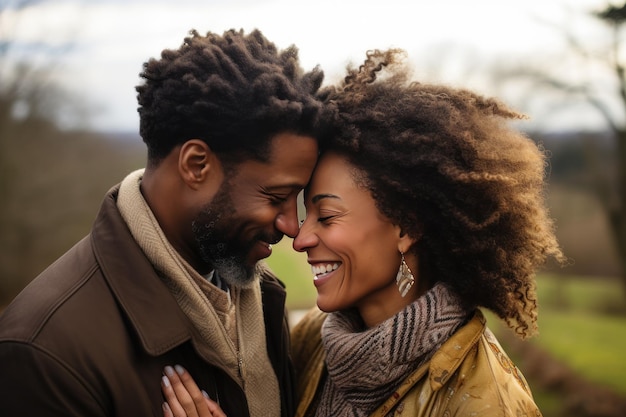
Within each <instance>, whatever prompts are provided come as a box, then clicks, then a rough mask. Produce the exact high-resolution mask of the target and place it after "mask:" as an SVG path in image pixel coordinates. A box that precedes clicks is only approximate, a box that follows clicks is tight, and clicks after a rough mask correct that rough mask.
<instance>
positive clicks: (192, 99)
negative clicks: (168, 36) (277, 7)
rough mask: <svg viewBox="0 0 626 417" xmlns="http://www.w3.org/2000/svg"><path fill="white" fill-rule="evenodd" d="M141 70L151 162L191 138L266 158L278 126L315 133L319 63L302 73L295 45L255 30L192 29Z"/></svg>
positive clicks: (319, 107) (143, 125)
mask: <svg viewBox="0 0 626 417" xmlns="http://www.w3.org/2000/svg"><path fill="white" fill-rule="evenodd" d="M140 75H141V77H142V78H143V79H144V82H143V83H142V84H141V85H139V86H137V87H136V90H137V92H138V94H137V99H138V102H139V109H138V111H139V116H140V133H141V136H142V138H143V140H144V142H145V143H146V144H147V146H148V159H149V164H150V163H151V164H155V163H158V162H159V161H160V160H161V159H163V158H164V157H165V156H167V155H168V154H169V152H170V151H171V150H172V149H173V148H174V147H175V146H176V145H178V144H181V143H184V142H185V141H187V140H189V139H202V140H204V141H205V142H206V143H207V144H208V145H209V146H210V147H211V148H212V150H213V151H215V152H217V153H222V154H231V155H234V156H235V157H253V158H257V159H259V160H262V161H263V160H266V158H267V156H268V145H269V143H270V139H271V138H272V137H273V135H275V134H278V133H281V132H287V131H289V132H292V133H297V134H302V135H309V136H313V137H317V136H318V133H317V128H318V124H319V123H320V116H321V114H322V110H323V106H322V103H321V102H320V101H319V99H317V98H316V97H315V93H316V92H317V91H318V89H319V87H320V85H321V84H322V81H323V77H324V75H323V73H322V71H321V70H320V69H319V68H318V67H316V68H314V69H313V70H312V71H311V72H306V73H305V72H304V71H303V70H302V69H301V67H300V64H299V59H298V50H297V49H296V48H295V46H291V47H289V48H287V49H285V50H282V51H279V50H278V49H277V48H276V46H275V45H274V44H273V43H271V42H270V41H268V40H267V39H266V38H265V37H264V36H263V34H262V33H261V32H260V31H259V30H254V31H252V32H250V33H249V34H247V35H246V34H244V32H243V30H241V31H235V30H229V31H226V32H224V34H223V35H221V36H220V35H217V34H214V33H211V32H209V33H207V34H206V35H205V36H202V35H200V34H199V33H198V32H197V31H195V30H192V31H191V32H190V36H189V37H187V38H185V40H184V42H183V44H182V46H181V47H180V48H179V49H176V50H169V49H166V50H164V51H163V52H162V53H161V59H154V58H152V59H150V60H149V61H148V62H146V63H144V65H143V72H142V73H141V74H140Z"/></svg>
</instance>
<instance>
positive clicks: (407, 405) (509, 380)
mask: <svg viewBox="0 0 626 417" xmlns="http://www.w3.org/2000/svg"><path fill="white" fill-rule="evenodd" d="M325 317H326V315H325V314H324V313H322V312H320V311H319V310H317V311H315V310H313V311H312V312H310V313H309V314H308V315H307V316H306V317H305V318H303V319H302V321H301V322H300V323H298V325H297V326H296V327H294V329H293V332H292V343H293V360H294V365H295V368H296V377H297V380H298V388H297V397H298V400H299V404H298V408H297V410H296V416H312V415H314V409H315V401H316V400H317V397H316V394H319V388H320V387H321V383H322V381H323V379H324V377H325V376H326V373H325V372H326V371H325V367H324V357H325V354H324V348H323V346H322V343H321V335H320V329H321V326H322V323H323V322H324V319H325ZM371 416H377V417H384V416H405V417H442V416H446V417H453V416H459V417H461V416H489V417H494V416H499V417H500V416H501V417H504V416H507V417H517V416H541V413H540V412H539V409H538V408H537V406H536V405H535V403H534V401H533V398H532V394H531V393H530V388H529V387H528V384H527V383H526V380H525V379H524V377H523V375H522V374H521V373H520V371H519V369H517V367H515V365H514V364H513V363H512V362H511V360H510V359H509V358H508V356H507V355H506V354H505V353H504V351H503V350H502V348H501V347H500V344H499V343H498V341H497V340H496V338H495V337H494V336H493V334H492V333H491V331H489V329H488V328H487V327H486V321H485V318H484V316H483V315H482V313H481V312H480V311H477V312H476V314H475V315H474V317H473V318H472V319H471V320H470V321H469V322H468V323H467V324H466V325H465V326H463V327H462V328H460V329H459V330H458V331H457V332H456V333H455V334H454V335H452V337H451V338H450V339H448V340H447V341H446V342H445V343H444V344H443V345H442V346H441V348H439V350H437V352H436V353H435V354H434V356H433V357H432V359H431V360H430V361H429V362H428V363H426V364H424V365H422V366H421V367H419V368H418V369H417V370H416V371H415V372H413V373H412V374H411V375H409V376H408V377H407V378H406V379H405V380H404V381H403V382H402V384H401V385H400V386H399V387H398V388H397V389H396V391H395V392H394V393H393V394H392V395H391V397H390V398H389V399H388V400H387V401H385V402H384V403H383V404H381V405H380V406H379V407H378V408H377V409H376V410H375V411H374V412H373V413H372V414H371Z"/></svg>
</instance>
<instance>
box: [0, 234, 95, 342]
mask: <svg viewBox="0 0 626 417" xmlns="http://www.w3.org/2000/svg"><path fill="white" fill-rule="evenodd" d="M97 270H98V267H97V262H96V260H95V257H94V256H93V251H92V249H91V245H90V243H89V239H88V237H85V238H84V239H82V240H81V241H79V242H78V243H77V244H76V245H74V247H72V248H71V249H70V250H68V251H67V252H66V253H65V254H63V255H62V256H61V257H60V258H58V259H57V260H56V261H55V262H54V263H53V264H51V265H50V266H48V267H47V268H46V269H45V270H44V271H43V272H42V273H41V274H39V275H38V276H37V277H36V278H35V279H33V280H32V281H31V282H30V283H29V284H28V285H27V286H26V287H25V288H24V289H23V290H22V291H21V292H20V293H19V294H18V295H17V296H16V297H15V299H14V300H13V301H12V302H11V303H10V304H9V305H8V306H7V307H6V309H5V310H4V311H3V312H2V314H0V341H6V340H15V341H22V342H30V341H32V340H33V339H34V338H36V337H37V334H38V333H39V332H40V331H41V330H42V328H43V327H44V326H45V325H46V323H48V322H49V321H50V320H51V318H52V317H53V316H54V315H55V314H57V312H58V311H59V310H61V309H63V306H64V304H65V303H66V302H68V301H69V300H71V299H72V298H73V297H76V296H77V294H79V293H80V290H81V288H82V287H83V286H84V285H85V283H87V282H88V281H89V280H90V279H91V278H92V277H93V275H94V274H95V273H97Z"/></svg>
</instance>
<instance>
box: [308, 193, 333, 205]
mask: <svg viewBox="0 0 626 417" xmlns="http://www.w3.org/2000/svg"><path fill="white" fill-rule="evenodd" d="M325 198H336V199H338V200H340V197H339V196H336V195H334V194H316V195H314V196H313V198H311V202H312V203H313V204H316V203H317V202H318V201H320V200H323V199H325Z"/></svg>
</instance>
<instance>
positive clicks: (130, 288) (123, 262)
mask: <svg viewBox="0 0 626 417" xmlns="http://www.w3.org/2000/svg"><path fill="white" fill-rule="evenodd" d="M118 190H119V186H116V187H113V188H112V189H111V190H110V191H109V192H108V193H107V194H106V196H105V198H104V201H103V203H102V206H101V208H100V212H99V213H98V216H97V217H96V220H95V223H94V226H93V228H92V231H91V242H92V246H93V249H94V253H95V256H96V259H97V260H98V263H99V265H100V268H101V269H102V273H103V275H104V278H105V280H106V281H107V283H108V285H109V286H110V288H111V291H112V292H113V294H114V295H115V297H116V298H117V300H118V302H119V305H120V308H121V309H122V310H123V311H124V312H125V313H126V316H127V317H128V320H129V322H130V324H131V325H132V327H133V328H134V330H135V331H136V333H137V337H138V338H139V340H140V342H141V344H142V346H143V348H144V349H145V350H146V352H148V353H149V354H150V355H153V356H158V355H161V354H163V353H164V352H166V351H168V350H170V349H172V348H174V347H176V346H178V345H180V344H182V343H183V342H185V341H187V340H189V339H190V338H191V336H192V329H191V323H190V321H189V320H188V319H187V317H186V316H185V314H184V313H183V312H182V310H181V309H180V308H179V306H178V304H177V302H176V300H175V299H174V297H173V296H172V295H171V293H170V291H169V290H168V288H167V287H166V286H165V284H164V283H163V282H162V281H161V279H160V278H159V276H158V275H157V273H156V271H155V269H154V267H153V266H152V264H151V263H150V261H149V260H148V259H147V258H146V256H145V255H144V253H143V251H142V250H141V248H140V247H139V246H138V245H137V243H136V242H135V240H134V239H133V237H132V235H131V233H130V231H129V230H128V227H127V226H126V223H125V222H124V219H122V217H121V215H120V213H119V211H118V209H117V204H116V199H117V192H118Z"/></svg>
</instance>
